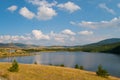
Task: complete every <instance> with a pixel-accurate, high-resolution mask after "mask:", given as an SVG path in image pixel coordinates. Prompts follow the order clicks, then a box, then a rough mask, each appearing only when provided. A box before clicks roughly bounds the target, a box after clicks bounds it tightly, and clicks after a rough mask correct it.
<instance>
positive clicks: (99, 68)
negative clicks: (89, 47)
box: [96, 65, 109, 77]
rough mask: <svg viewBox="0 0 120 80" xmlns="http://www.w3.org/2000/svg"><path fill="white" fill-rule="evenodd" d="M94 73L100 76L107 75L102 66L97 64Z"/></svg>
mask: <svg viewBox="0 0 120 80" xmlns="http://www.w3.org/2000/svg"><path fill="white" fill-rule="evenodd" d="M96 74H97V75H98V76H101V77H108V76H109V74H108V72H107V71H106V70H105V69H103V68H102V65H99V66H98V70H97V71H96Z"/></svg>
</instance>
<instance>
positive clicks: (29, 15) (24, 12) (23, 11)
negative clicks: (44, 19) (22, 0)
mask: <svg viewBox="0 0 120 80" xmlns="http://www.w3.org/2000/svg"><path fill="white" fill-rule="evenodd" d="M19 14H20V15H22V16H24V17H25V18H28V19H33V18H34V17H35V14H34V13H33V12H31V11H30V10H28V9H27V8H26V7H23V8H21V9H20V11H19Z"/></svg>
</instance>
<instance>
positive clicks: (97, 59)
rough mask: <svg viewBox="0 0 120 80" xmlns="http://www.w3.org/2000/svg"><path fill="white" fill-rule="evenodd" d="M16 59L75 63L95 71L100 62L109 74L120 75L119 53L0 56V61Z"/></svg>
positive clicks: (56, 53)
mask: <svg viewBox="0 0 120 80" xmlns="http://www.w3.org/2000/svg"><path fill="white" fill-rule="evenodd" d="M13 59H16V60H17V61H18V62H19V63H30V64H33V63H34V62H35V61H36V62H37V63H39V64H44V65H49V64H53V65H60V64H64V65H65V66H66V67H74V66H75V64H78V65H82V66H84V68H85V70H89V71H96V70H97V66H98V65H99V64H102V66H103V68H104V69H106V70H107V71H108V72H109V73H110V74H111V75H113V76H117V77H120V55H113V54H104V53H87V52H42V53H41V52H40V53H37V55H34V56H23V57H11V58H0V62H10V61H11V60H13Z"/></svg>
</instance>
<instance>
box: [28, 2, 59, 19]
mask: <svg viewBox="0 0 120 80" xmlns="http://www.w3.org/2000/svg"><path fill="white" fill-rule="evenodd" d="M27 1H28V2H29V3H32V4H33V5H35V6H37V10H38V11H37V15H36V18H37V19H39V20H49V19H52V18H53V17H54V16H56V15H57V12H56V11H55V10H54V9H53V6H55V5H56V4H57V2H56V1H53V2H51V3H49V2H47V1H46V0H27Z"/></svg>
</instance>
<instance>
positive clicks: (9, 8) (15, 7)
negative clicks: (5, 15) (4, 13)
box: [7, 5, 18, 12]
mask: <svg viewBox="0 0 120 80" xmlns="http://www.w3.org/2000/svg"><path fill="white" fill-rule="evenodd" d="M17 8H18V7H17V6H16V5H12V6H10V7H8V8H7V9H8V10H9V11H11V12H14V11H16V10H17Z"/></svg>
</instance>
